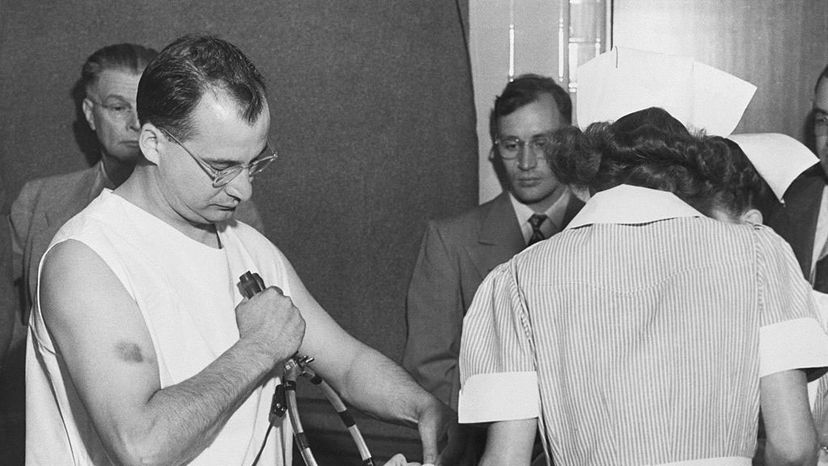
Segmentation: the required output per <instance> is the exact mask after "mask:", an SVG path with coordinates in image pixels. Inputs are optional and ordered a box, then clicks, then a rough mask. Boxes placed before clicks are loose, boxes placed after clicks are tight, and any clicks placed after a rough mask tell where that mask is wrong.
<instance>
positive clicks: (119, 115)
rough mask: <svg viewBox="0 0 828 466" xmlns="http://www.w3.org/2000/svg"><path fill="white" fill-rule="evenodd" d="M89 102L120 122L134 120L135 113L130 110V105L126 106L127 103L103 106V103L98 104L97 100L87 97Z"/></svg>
mask: <svg viewBox="0 0 828 466" xmlns="http://www.w3.org/2000/svg"><path fill="white" fill-rule="evenodd" d="M87 99H89V101H90V102H92V103H93V104H95V105H97V106H98V107H101V108H102V109H104V110H106V111H107V113H109V115H111V116H112V117H113V118H115V119H117V120H121V121H127V120H130V119H132V118H135V111H134V110H133V109H132V105H130V104H128V103H127V102H115V103H111V104H105V103H103V102H98V101H97V100H95V99H93V98H91V97H87Z"/></svg>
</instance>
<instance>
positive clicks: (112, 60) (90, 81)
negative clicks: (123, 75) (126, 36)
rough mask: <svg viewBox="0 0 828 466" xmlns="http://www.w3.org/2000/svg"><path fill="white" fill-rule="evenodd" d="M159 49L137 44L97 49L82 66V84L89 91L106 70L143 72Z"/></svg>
mask: <svg viewBox="0 0 828 466" xmlns="http://www.w3.org/2000/svg"><path fill="white" fill-rule="evenodd" d="M157 55H158V51H156V50H154V49H151V48H148V47H144V46H141V45H137V44H127V43H125V44H114V45H107V46H106V47H103V48H100V49H98V50H96V51H95V52H94V53H93V54H92V55H90V56H89V58H87V59H86V62H84V64H83V67H81V78H80V86H81V88H82V89H83V90H84V91H85V92H88V91H89V88H90V87H92V86H93V85H95V83H96V82H98V78H99V77H100V75H101V72H103V71H104V70H113V69H115V70H124V71H131V72H132V73H135V74H141V72H142V71H144V68H146V67H147V64H149V62H150V61H152V59H153V58H155V57H156V56H157Z"/></svg>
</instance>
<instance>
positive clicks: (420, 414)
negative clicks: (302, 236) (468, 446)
mask: <svg viewBox="0 0 828 466" xmlns="http://www.w3.org/2000/svg"><path fill="white" fill-rule="evenodd" d="M286 266H287V268H288V277H289V282H290V289H291V297H292V298H293V301H294V303H295V304H296V306H297V307H298V308H299V309H300V310H301V312H302V316H303V317H304V319H305V321H306V322H307V332H306V334H305V339H304V340H303V342H302V346H301V348H300V350H299V352H300V353H301V354H305V355H310V356H313V357H314V358H316V359H315V361H314V363H313V365H312V367H313V369H314V370H315V371H316V372H317V373H318V374H319V375H320V376H322V377H323V378H324V379H325V380H326V381H328V382H329V383H330V384H331V386H332V387H333V388H334V389H335V390H336V391H337V392H338V393H339V394H340V395H341V396H342V397H343V398H344V399H345V400H347V401H348V402H349V403H351V404H353V405H354V406H355V407H356V408H358V409H359V410H360V411H362V412H365V413H367V414H370V415H372V416H374V417H377V418H379V419H383V420H387V421H394V422H397V423H402V424H406V425H410V426H414V425H416V426H417V427H418V429H419V431H420V437H421V439H422V441H423V460H424V462H425V463H435V462H436V461H437V454H438V446H437V444H438V440H441V439H442V438H443V437H444V436H445V434H446V430H447V429H448V427H449V426H450V425H451V424H452V423H453V422H454V419H455V415H454V413H453V411H451V409H450V408H449V407H448V406H446V405H445V404H443V403H442V402H440V401H439V400H437V399H436V398H435V397H434V396H432V395H431V394H430V393H428V392H426V391H425V390H424V389H423V388H422V387H420V386H419V385H417V383H416V382H415V381H414V379H412V378H411V376H410V375H408V373H407V372H406V371H405V370H404V369H403V368H402V367H400V366H399V365H397V364H395V363H394V362H393V361H391V360H390V359H389V358H387V357H386V356H384V355H382V354H381V353H380V352H378V351H376V350H374V349H372V348H370V347H369V346H367V345H365V344H364V343H361V342H360V341H358V340H356V339H355V338H353V337H352V336H351V335H349V334H348V333H347V332H345V330H344V329H342V327H340V326H339V325H338V324H337V323H336V322H335V321H334V320H333V319H332V318H331V317H330V315H329V314H328V313H327V312H325V310H324V309H322V307H321V306H320V305H319V303H317V302H316V300H315V299H314V298H313V297H312V296H311V295H310V293H308V291H307V289H306V288H305V287H304V285H303V284H302V282H301V280H300V279H299V277H298V276H297V275H296V272H295V271H294V270H293V269H292V267H291V266H290V264H289V263H287V262H286ZM449 464H450V463H449Z"/></svg>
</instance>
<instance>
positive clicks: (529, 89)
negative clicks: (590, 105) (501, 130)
mask: <svg viewBox="0 0 828 466" xmlns="http://www.w3.org/2000/svg"><path fill="white" fill-rule="evenodd" d="M543 95H549V96H552V98H553V99H555V104H556V105H557V107H558V112H560V114H561V116H562V117H563V119H564V122H565V123H566V124H567V125H571V124H572V100H571V99H570V98H569V94H568V93H567V92H566V91H565V90H564V89H563V88H562V87H561V86H559V85H558V83H556V82H555V80H554V79H552V78H547V77H546V76H541V75H537V74H522V75H520V76H518V77H517V78H515V80H514V81H512V82H510V83H509V84H507V85H506V88H505V89H503V93H502V94H500V95H499V96H498V97H497V98H495V104H494V108H492V112H491V113H490V114H489V135H490V136H491V138H492V142H494V140H495V139H497V136H498V128H497V120H498V119H500V117H503V116H506V115H509V114H510V113H512V112H514V111H515V110H517V109H519V108H521V107H523V106H524V105H528V104H531V103H532V102H535V101H537V100H538V99H540V97H541V96H543Z"/></svg>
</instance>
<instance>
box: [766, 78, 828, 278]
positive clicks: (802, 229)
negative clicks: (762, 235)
mask: <svg viewBox="0 0 828 466" xmlns="http://www.w3.org/2000/svg"><path fill="white" fill-rule="evenodd" d="M812 116H813V134H814V139H813V141H814V147H813V150H814V152H815V153H816V154H817V156H818V157H819V160H820V163H819V164H817V165H814V166H813V167H811V168H810V169H808V170H806V171H805V172H804V173H802V175H800V176H799V177H798V178H797V179H796V180H794V182H793V183H792V184H791V186H790V187H789V188H788V190H787V191H786V192H785V195H784V200H785V205H784V206H783V207H781V208H779V209H777V210H776V211H775V212H772V213H771V214H770V215H769V216H768V221H767V222H766V223H767V225H769V226H770V227H772V228H773V229H774V230H776V232H777V233H778V234H779V235H780V236H782V237H783V238H785V240H787V241H788V243H790V245H791V247H792V248H793V251H794V254H795V255H796V258H797V260H798V261H799V265H800V267H801V268H802V273H803V275H804V276H805V278H807V279H808V280H809V281H810V282H811V285H813V287H814V289H816V290H817V291H821V292H823V293H828V260H825V259H824V258H825V256H826V255H828V248H826V244H828V189H826V186H828V177H826V172H828V66H826V67H825V69H823V70H822V73H820V75H819V77H818V78H817V82H816V86H815V88H814V100H813V109H812Z"/></svg>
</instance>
